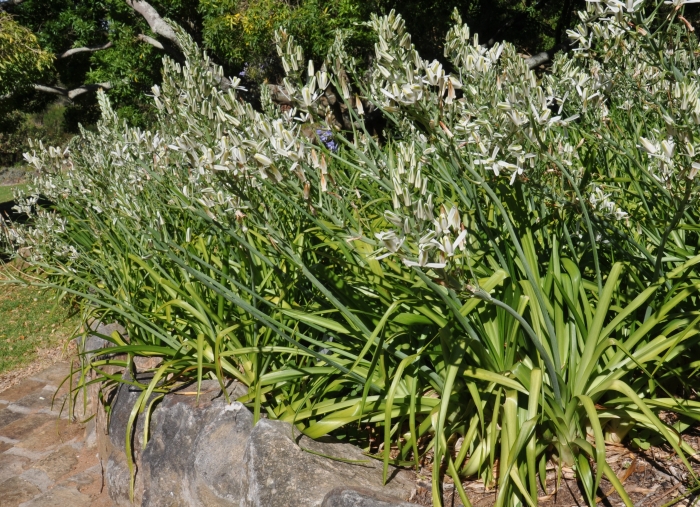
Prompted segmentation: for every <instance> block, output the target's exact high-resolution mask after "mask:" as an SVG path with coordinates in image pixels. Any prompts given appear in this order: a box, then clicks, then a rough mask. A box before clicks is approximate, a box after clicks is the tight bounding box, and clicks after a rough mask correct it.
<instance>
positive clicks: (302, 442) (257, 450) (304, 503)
mask: <svg viewBox="0 0 700 507" xmlns="http://www.w3.org/2000/svg"><path fill="white" fill-rule="evenodd" d="M243 461H244V463H245V466H246V468H247V481H248V482H247V491H246V498H245V504H244V505H246V506H250V507H283V506H284V507H287V506H288V507H314V506H318V507H320V506H321V504H322V503H323V499H324V497H325V496H326V494H328V492H330V491H331V490H333V489H334V488H336V487H338V486H346V487H359V488H369V489H374V490H377V491H382V492H383V493H384V494H386V495H393V496H396V497H398V498H399V499H406V498H408V496H409V495H410V491H411V489H412V488H414V487H415V484H414V482H413V480H412V478H411V477H410V476H409V474H408V473H406V472H401V471H398V470H394V469H392V470H391V476H392V478H391V481H389V483H388V484H387V485H386V486H383V485H382V464H381V463H380V462H378V461H376V460H373V459H371V458H368V457H367V456H365V455H364V454H363V453H362V451H361V450H360V449H359V448H357V447H355V446H353V445H350V444H343V443H337V442H336V443H330V442H319V441H315V440H312V439H310V438H307V437H305V436H302V435H300V434H299V432H298V431H296V432H295V434H294V435H293V434H292V426H291V425H290V424H288V423H284V422H281V421H270V420H267V419H262V420H261V421H259V422H258V424H257V425H256V426H255V428H253V431H252V432H251V433H250V437H249V438H248V444H247V446H246V450H245V456H244V458H243Z"/></svg>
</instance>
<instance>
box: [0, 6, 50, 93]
mask: <svg viewBox="0 0 700 507" xmlns="http://www.w3.org/2000/svg"><path fill="white" fill-rule="evenodd" d="M52 63H53V55H52V54H51V53H49V52H47V51H44V50H43V49H42V48H41V46H39V42H38V41H37V38H36V35H34V34H33V33H32V32H31V30H28V29H27V28H25V27H24V26H22V25H20V24H19V23H17V22H16V21H15V20H13V19H12V16H10V15H9V14H7V13H6V12H2V11H0V96H1V95H5V94H8V93H12V92H14V91H15V90H17V89H19V88H21V87H22V86H26V85H27V83H31V82H32V81H33V80H34V79H36V78H37V77H38V76H40V75H41V74H42V73H43V72H44V71H45V70H46V69H48V68H49V67H50V66H51V64H52Z"/></svg>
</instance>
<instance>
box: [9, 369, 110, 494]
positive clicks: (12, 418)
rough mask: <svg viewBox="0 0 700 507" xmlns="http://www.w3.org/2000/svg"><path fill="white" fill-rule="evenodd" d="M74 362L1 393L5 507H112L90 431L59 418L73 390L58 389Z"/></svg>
mask: <svg viewBox="0 0 700 507" xmlns="http://www.w3.org/2000/svg"><path fill="white" fill-rule="evenodd" d="M69 372H70V364H69V363H68V362H61V363H56V364H54V365H53V366H51V367H49V368H47V369H45V370H43V371H41V372H37V373H35V374H34V375H33V376H31V377H28V378H25V379H24V380H22V381H21V382H20V383H18V384H17V385H15V386H13V387H10V388H9V389H7V390H5V391H3V392H0V505H2V507H111V506H112V505H113V504H112V501H111V500H110V499H109V496H108V495H107V491H106V489H105V488H104V487H103V481H102V466H101V464H100V460H99V459H98V457H97V449H96V448H94V447H93V448H88V447H87V446H86V444H85V427H84V425H82V424H79V423H76V422H71V421H69V419H68V415H67V413H66V412H67V410H64V411H63V413H62V414H61V416H60V417H59V412H60V407H61V405H62V403H63V400H64V399H65V396H66V393H67V391H68V387H67V386H63V387H62V388H61V390H60V391H59V393H58V394H57V396H56V401H55V402H54V406H53V408H52V407H51V401H52V397H53V395H54V393H55V392H56V388H57V386H58V385H59V384H60V383H61V381H62V380H63V379H64V378H65V377H66V376H67V375H68V373H69Z"/></svg>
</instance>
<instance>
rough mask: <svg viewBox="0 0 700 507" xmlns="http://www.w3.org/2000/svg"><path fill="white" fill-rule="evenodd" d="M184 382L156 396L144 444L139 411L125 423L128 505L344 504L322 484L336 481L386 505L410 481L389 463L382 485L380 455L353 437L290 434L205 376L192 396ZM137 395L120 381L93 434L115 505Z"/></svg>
mask: <svg viewBox="0 0 700 507" xmlns="http://www.w3.org/2000/svg"><path fill="white" fill-rule="evenodd" d="M141 380H145V379H141ZM192 390H193V387H189V388H184V389H183V390H182V391H180V394H178V393H172V394H168V395H166V396H165V397H164V399H163V401H162V402H161V403H160V404H159V405H157V407H156V408H155V409H154V410H153V414H152V416H151V422H150V427H149V434H150V438H149V440H148V443H147V445H146V446H145V448H144V447H143V435H144V428H143V424H144V422H143V421H144V417H143V414H141V415H139V416H138V417H137V418H136V421H135V422H134V428H133V430H132V434H131V435H130V438H131V442H132V449H133V456H134V466H135V471H136V481H135V488H134V504H136V505H143V506H148V507H166V506H167V507H179V506H182V507H185V506H212V507H229V506H236V507H313V506H317V507H321V505H327V506H333V505H336V504H337V505H338V506H339V507H343V506H345V505H348V506H350V505H354V504H353V503H348V502H350V501H351V500H352V501H354V500H353V499H356V498H355V497H353V496H352V495H351V494H350V493H347V492H346V493H343V495H344V496H343V495H341V497H338V498H337V499H335V500H334V499H333V498H334V497H330V499H328V498H329V497H327V495H328V494H329V493H330V492H332V491H333V490H334V489H336V488H338V487H344V488H346V490H348V491H349V490H350V489H352V488H355V489H358V488H359V490H360V491H374V492H377V494H378V495H379V496H377V497H376V498H375V500H376V501H377V502H380V503H374V504H372V503H367V502H368V501H369V500H367V502H365V503H359V504H357V505H358V507H359V506H366V507H394V506H400V505H401V501H402V500H406V499H407V498H408V497H409V495H410V493H411V491H412V489H414V488H415V482H414V479H413V476H412V474H411V473H409V472H405V471H399V470H396V469H393V468H392V469H391V470H390V480H389V482H388V484H387V485H386V486H383V485H382V466H381V463H380V462H377V461H376V460H373V459H371V458H368V457H367V456H365V455H364V454H363V453H362V451H361V450H360V449H359V448H357V447H355V446H353V445H349V444H345V443H340V442H330V441H324V442H320V441H315V440H312V439H309V438H307V437H306V436H302V435H300V434H299V432H298V431H296V430H295V432H294V433H292V426H291V425H290V424H288V423H285V422H281V421H271V420H268V419H262V420H260V421H259V422H258V423H257V424H256V425H253V415H252V413H251V412H250V410H248V409H247V408H246V407H245V406H244V405H243V404H241V403H239V402H236V401H234V402H232V403H231V404H228V403H226V401H225V398H224V397H223V396H222V394H221V391H220V389H219V387H218V383H217V382H215V381H205V382H203V385H202V395H201V396H200V399H199V402H197V399H196V396H193V395H191V392H192ZM229 390H230V397H231V399H236V398H237V397H240V396H241V395H243V394H244V393H245V388H244V387H243V386H241V385H240V384H235V383H234V384H232V386H231V387H230V389H229ZM183 391H184V393H183ZM139 395H140V391H139V390H138V389H136V388H134V387H132V386H129V385H128V384H123V385H121V386H120V387H119V389H118V391H117V393H116V396H115V399H114V400H113V402H112V405H111V415H110V418H109V432H108V434H106V435H103V432H100V431H98V435H103V436H102V437H101V439H104V440H106V442H103V443H101V445H100V446H99V448H100V451H101V453H103V466H104V468H105V484H106V486H107V488H108V491H109V495H110V497H111V498H112V500H113V501H114V503H115V504H116V505H118V506H124V507H127V506H129V505H132V504H131V502H130V499H129V489H130V477H131V475H130V472H129V468H128V463H127V459H126V454H125V444H126V438H127V436H126V426H127V423H128V420H129V416H130V414H131V410H132V407H133V405H134V403H136V400H137V398H138V397H139ZM356 494H358V495H359V494H360V493H356ZM348 495H350V496H348ZM365 496H366V498H373V497H371V496H367V495H366V494H365ZM363 498H364V497H363ZM391 498H393V500H387V499H391ZM324 499H326V500H325V502H326V503H325V504H324ZM328 502H335V503H328ZM338 502H345V503H338ZM381 502H384V503H381ZM392 502H393V503H392Z"/></svg>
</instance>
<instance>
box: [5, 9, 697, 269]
mask: <svg viewBox="0 0 700 507" xmlns="http://www.w3.org/2000/svg"><path fill="white" fill-rule="evenodd" d="M642 9H643V6H642V2H641V1H640V0H626V1H624V2H623V1H621V0H605V1H589V2H588V7H587V10H586V11H583V12H581V13H579V17H580V23H579V24H578V25H577V26H576V27H575V28H574V29H573V30H571V31H569V37H571V39H573V40H574V41H575V42H576V48H575V50H574V51H573V53H571V54H563V55H560V56H558V57H557V58H556V59H555V61H554V63H553V66H552V69H551V72H548V73H545V74H544V75H542V76H539V77H538V75H537V74H536V73H535V72H533V71H531V70H530V69H528V67H527V64H526V62H525V60H524V59H523V58H522V57H521V56H520V55H518V54H517V51H516V49H515V48H514V47H513V46H512V45H510V44H507V43H505V44H500V43H497V44H494V45H493V46H491V47H486V46H484V45H482V44H480V43H479V39H478V36H477V35H476V34H471V33H470V30H469V28H468V27H467V26H466V25H465V24H464V23H463V22H462V20H461V19H460V17H459V15H457V14H455V25H454V27H453V28H452V29H450V31H449V33H448V34H447V37H446V40H445V45H444V48H445V49H444V55H445V58H446V59H447V60H449V62H450V64H451V65H450V67H449V68H450V69H453V70H452V71H451V72H448V71H447V70H446V68H447V66H446V64H445V63H442V62H439V61H437V60H434V61H427V60H424V59H422V58H421V56H420V54H419V53H418V52H417V51H416V49H415V47H414V45H413V44H412V43H411V37H410V35H409V34H408V33H407V32H406V30H405V26H404V21H403V19H402V18H401V17H400V16H399V15H397V14H395V13H394V12H391V13H390V14H389V15H387V16H383V17H378V16H375V17H373V18H372V21H371V25H372V27H373V28H374V30H375V31H376V33H377V43H376V46H375V56H376V58H375V59H374V61H373V64H372V66H371V68H370V69H369V71H368V72H367V73H364V74H363V73H362V72H360V71H358V70H357V69H356V67H355V64H354V62H353V61H352V59H351V58H350V57H349V56H348V55H347V53H346V52H345V50H344V48H343V39H342V37H341V36H338V38H337V39H336V42H335V44H334V45H333V46H332V48H331V50H330V51H329V54H328V57H327V59H326V61H325V62H320V65H319V64H317V63H314V62H312V61H307V60H305V58H304V55H303V51H302V49H301V47H300V46H299V45H298V44H297V43H296V42H295V41H294V38H293V37H291V36H289V35H288V34H287V33H286V32H284V31H279V32H278V33H277V35H276V39H275V42H276V45H277V50H278V54H279V57H280V59H281V62H282V66H283V68H284V69H285V72H286V77H285V78H284V79H283V80H282V82H281V84H280V85H279V86H278V87H277V90H278V91H277V92H276V93H277V99H279V96H280V94H281V95H282V96H283V98H284V101H285V102H286V104H287V105H286V106H285V107H279V106H278V105H276V103H275V101H273V99H272V96H271V92H270V89H269V88H268V87H266V86H263V93H262V96H261V103H262V105H263V108H262V110H261V111H258V110H256V109H255V108H254V107H253V106H252V105H251V104H249V103H247V102H245V101H244V100H243V99H242V98H241V93H240V92H241V91H242V90H243V89H242V88H241V86H240V81H239V80H238V79H236V78H231V79H225V78H224V76H223V71H222V69H221V67H219V66H217V65H215V64H214V63H213V62H211V61H210V60H209V58H208V57H207V56H206V54H204V53H203V52H201V51H200V50H199V48H198V47H197V46H196V44H195V43H194V42H193V41H192V40H191V38H190V37H189V36H188V35H187V34H186V33H185V32H184V31H182V30H181V29H179V28H177V27H176V29H177V31H178V34H179V37H180V42H181V45H182V47H183V48H184V51H185V55H186V57H187V59H186V63H185V64H184V65H181V64H179V63H177V62H174V61H172V60H170V59H168V58H166V59H165V62H164V68H163V82H162V85H161V86H155V87H154V88H153V90H152V91H153V101H154V104H155V106H156V108H157V109H158V112H159V117H160V121H159V123H158V126H157V131H155V132H150V131H143V130H140V129H138V128H133V127H129V126H128V125H126V124H125V123H124V122H122V121H121V120H120V119H119V118H118V117H117V115H116V114H115V113H114V111H113V110H112V108H111V106H110V105H109V102H108V100H107V98H106V96H105V95H104V94H102V93H100V95H99V101H100V106H101V108H102V119H101V121H100V122H99V124H98V127H97V130H96V131H95V132H90V131H82V132H81V135H80V136H79V137H78V138H76V139H75V140H74V141H73V142H72V143H71V145H70V146H69V147H68V149H66V150H59V149H56V148H48V149H45V148H44V147H43V145H41V144H39V145H38V146H37V147H36V149H34V150H33V151H32V152H31V153H28V154H26V155H25V157H26V159H27V162H28V163H30V164H31V165H33V166H34V167H35V168H37V169H38V170H39V171H40V176H39V177H38V179H37V181H36V182H35V186H34V189H33V191H32V193H31V195H29V196H27V197H26V198H24V199H21V200H20V202H19V205H18V209H19V210H21V211H22V212H25V213H27V214H29V215H31V216H32V221H31V222H30V223H31V225H29V226H26V227H20V226H16V227H13V228H11V235H12V241H13V242H14V243H15V244H16V245H21V246H23V247H25V248H27V249H28V251H30V252H31V255H32V256H33V257H35V258H42V257H51V256H61V257H62V258H68V259H73V260H75V259H77V258H79V256H80V249H81V247H80V246H79V245H77V244H74V243H72V242H70V241H69V240H68V239H65V240H64V239H61V238H64V237H68V236H64V235H63V232H64V230H65V228H66V225H65V224H63V225H62V222H61V219H59V218H58V217H57V216H56V215H55V214H52V213H50V212H46V211H41V210H40V209H38V207H37V206H36V203H37V202H36V200H37V198H38V195H43V196H45V197H46V198H47V199H48V200H50V201H53V202H58V201H60V200H62V199H74V200H77V201H79V202H81V203H84V210H85V212H86V213H88V214H89V218H85V219H84V220H83V222H81V223H82V224H83V226H84V227H85V228H86V229H87V230H90V231H93V232H94V234H95V235H98V234H100V231H101V230H102V229H101V228H100V227H98V226H97V225H95V224H96V222H95V221H100V220H101V221H104V222H106V223H109V224H111V226H113V227H117V225H118V224H119V226H122V227H124V228H127V229H128V230H130V231H133V234H134V235H135V241H138V242H140V244H149V241H150V239H149V237H150V236H149V235H152V234H155V233H154V232H153V231H158V234H170V235H174V234H179V231H178V229H177V227H176V226H175V225H174V224H173V223H171V221H170V220H171V219H170V218H168V216H169V215H168V214H169V213H170V212H171V211H172V209H171V208H172V207H175V205H174V204H173V203H174V202H175V200H177V199H175V198H174V197H173V196H170V197H168V198H167V199H166V200H165V202H164V203H162V202H159V199H161V200H162V199H164V198H159V197H158V196H156V195H154V194H153V192H155V190H154V188H156V187H155V186H154V185H155V182H159V184H161V185H166V184H167V185H170V186H172V187H173V188H176V191H177V192H176V193H178V195H182V196H184V198H185V199H190V200H191V201H192V202H193V203H196V204H197V205H198V206H200V207H201V209H202V210H204V212H205V213H206V214H207V215H209V216H210V217H212V218H214V219H216V220H219V221H221V222H225V223H230V224H234V225H235V226H238V227H242V228H243V229H244V230H247V229H248V228H249V227H256V228H262V229H266V230H267V229H269V231H272V230H274V229H275V227H276V226H275V222H274V221H275V216H277V215H276V214H275V212H274V210H272V209H271V207H272V206H273V205H277V204H275V203H279V202H281V201H280V199H281V197H280V196H281V195H284V196H286V197H285V198H289V199H291V200H293V202H295V203H302V204H299V205H304V206H307V207H308V209H310V210H311V212H312V213H316V214H321V215H323V216H324V217H325V219H327V222H328V223H329V224H332V226H333V227H339V228H341V229H344V230H345V231H346V232H347V235H348V238H355V237H357V238H359V239H362V241H364V242H367V243H370V244H371V245H373V248H374V257H375V258H386V257H390V256H392V255H395V256H397V257H399V258H400V259H401V260H402V261H403V263H404V264H405V265H408V266H419V267H423V268H426V269H438V268H443V267H446V266H447V265H448V264H449V263H450V262H451V261H452V260H453V259H456V258H458V257H459V254H460V252H462V251H466V249H467V248H468V245H469V227H468V222H469V220H468V215H469V214H470V213H473V212H474V210H473V209H467V208H465V204H464V202H466V201H465V200H464V199H463V200H462V202H461V203H458V200H457V199H456V198H455V195H454V192H452V193H451V194H450V192H448V191H447V190H449V189H446V180H445V178H444V171H445V170H446V169H445V167H446V166H447V165H451V166H456V167H457V169H458V170H459V171H461V174H462V175H464V177H467V178H470V179H472V178H476V179H477V180H479V181H482V180H483V181H484V182H485V183H488V184H489V185H504V186H506V187H508V186H510V187H515V186H516V184H523V185H529V186H530V187H531V188H532V189H533V191H537V192H539V191H541V192H542V193H543V195H544V194H546V195H547V196H549V197H548V199H551V200H552V201H553V202H554V203H555V205H557V206H570V207H573V208H577V207H578V206H579V205H580V204H582V203H580V202H579V201H586V202H585V205H586V206H588V207H589V209H591V210H593V212H595V213H600V214H602V215H604V216H606V217H614V218H615V219H616V220H618V221H619V220H622V219H624V220H625V222H628V221H629V220H633V217H632V216H631V213H632V211H631V210H629V209H628V210H627V211H623V210H622V209H621V208H620V206H618V205H617V204H615V203H614V202H613V201H612V200H611V197H612V195H617V194H615V193H613V192H609V191H607V188H608V186H609V185H611V183H608V186H605V187H604V186H601V185H597V184H593V186H592V191H591V192H589V193H588V197H586V196H583V195H582V196H581V198H580V199H579V198H577V197H576V196H575V195H574V194H573V192H572V191H571V189H572V188H577V187H578V186H579V185H581V184H582V182H583V181H584V177H585V176H586V168H585V167H584V165H583V161H582V154H586V153H591V152H592V151H593V149H594V147H595V146H594V143H599V142H600V143H602V142H603V141H606V139H605V136H606V135H610V136H612V135H613V134H614V133H613V130H614V127H615V126H614V125H611V124H610V115H611V112H612V111H613V110H617V109H620V110H623V111H629V114H630V117H632V112H633V111H634V112H635V114H637V115H642V116H643V115H647V116H648V118H649V119H650V121H649V124H654V125H658V124H659V121H657V120H659V118H661V123H662V124H663V125H664V127H662V128H657V127H654V128H650V129H647V130H642V129H644V128H646V127H645V126H641V127H640V135H639V136H636V137H635V138H634V139H633V140H631V142H632V146H633V147H634V150H635V154H634V156H636V157H638V158H639V159H640V160H641V161H643V162H644V164H646V170H648V171H649V172H650V174H652V175H653V176H654V177H655V178H656V179H657V180H658V181H660V182H661V183H662V184H663V185H665V186H666V187H667V188H669V189H670V190H671V191H675V190H674V188H675V187H674V185H678V182H679V181H686V180H687V179H688V178H690V179H693V178H695V176H696V174H697V172H698V168H700V164H699V163H698V162H696V151H697V150H696V145H697V142H698V140H697V138H696V136H695V135H694V134H693V132H694V130H693V129H694V128H695V126H696V125H700V96H699V91H700V83H699V82H698V80H699V79H700V75H699V74H698V72H697V69H695V68H694V67H693V65H694V63H693V62H694V59H693V58H692V55H691V54H690V53H689V52H688V51H686V50H685V49H684V48H682V47H680V48H676V49H675V51H671V50H670V49H669V50H666V49H664V50H662V52H661V53H662V54H661V56H660V58H661V63H659V61H658V60H654V59H653V58H651V57H650V53H649V49H648V47H647V46H645V44H646V40H647V39H646V38H647V35H648V34H647V33H646V31H645V30H643V29H642V28H640V27H639V26H638V25H639V17H640V16H642V15H643V13H642ZM679 26H680V27H681V29H682V26H683V25H682V24H680V25H679ZM673 69H676V70H675V71H674V70H673ZM671 78H672V79H671ZM334 101H335V102H334ZM669 101H670V102H669ZM339 102H342V106H343V107H342V108H340V110H341V111H345V112H344V113H343V114H346V115H348V117H349V118H350V120H351V125H352V126H353V129H354V130H353V132H352V133H349V134H348V133H345V134H341V133H339V132H338V129H339V124H340V123H339V120H338V116H337V115H338V110H339V109H338V107H336V108H335V109H334V108H333V107H332V106H333V104H334V103H335V104H336V106H338V103H339ZM659 104H667V106H666V107H664V108H663V109H662V108H660V107H658V105H659ZM376 109H379V110H381V112H382V113H383V114H384V115H385V116H386V117H387V118H388V119H389V121H390V123H391V125H392V129H393V130H392V138H391V140H389V141H381V140H379V139H378V138H377V137H376V136H375V135H373V134H371V133H370V132H368V131H367V130H366V128H365V127H366V124H365V117H366V113H367V112H368V111H369V110H376ZM652 120H653V121H652ZM318 131H322V132H324V133H325V134H324V135H329V136H336V140H337V141H338V143H339V144H340V145H342V149H341V151H340V152H339V153H337V154H336V153H334V152H333V151H331V150H329V149H327V148H326V147H325V146H324V145H323V143H322V142H319V140H318V136H317V135H316V134H315V132H318ZM606 142H607V141H606ZM592 146H593V147H592ZM601 146H602V144H601ZM677 147H682V149H678V148H677ZM596 149H598V148H596ZM606 149H607V148H606ZM619 149H620V150H623V149H625V147H624V146H623V147H621V148H619ZM348 168H351V171H355V172H356V173H357V179H353V178H354V176H347V171H348V170H350V169H348ZM338 171H341V172H343V174H340V173H339V172H338ZM680 176H682V178H681V177H680ZM588 177H590V175H588ZM358 179H359V181H362V182H364V183H363V185H364V187H363V189H364V190H362V191H360V190H358V188H357V185H356V184H355V183H351V182H352V181H355V182H356V181H358ZM587 184H588V183H586V185H587ZM372 186H373V187H372ZM273 188H276V189H277V190H274V191H273V190H271V189H273ZM369 188H374V190H372V191H370V190H368V189H369ZM602 188H606V191H605V192H604V191H603V190H602ZM453 190H455V189H453ZM456 190H459V189H456ZM448 194H450V195H448ZM173 195H175V194H173ZM377 195H382V196H383V197H382V198H376V196H377ZM470 199H471V201H469V202H473V203H474V204H473V206H481V205H483V203H484V202H486V201H485V200H484V198H482V197H478V196H476V197H472V198H470ZM467 200H468V199H467ZM164 206H165V207H164ZM168 206H170V207H171V208H168ZM578 209H580V208H578ZM190 211H191V210H190ZM186 212H189V211H187V210H184V211H183V210H179V211H177V213H180V215H182V214H183V213H186ZM173 213H175V212H173ZM255 213H263V215H264V220H262V221H261V220H258V221H255V220H253V218H252V215H254V214H255ZM180 215H178V216H180ZM184 222H186V220H185V219H183V223H184ZM183 227H184V229H185V230H187V231H188V233H187V235H186V238H185V240H186V241H189V238H190V232H189V231H190V229H189V226H183ZM61 241H66V243H65V244H61Z"/></svg>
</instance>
